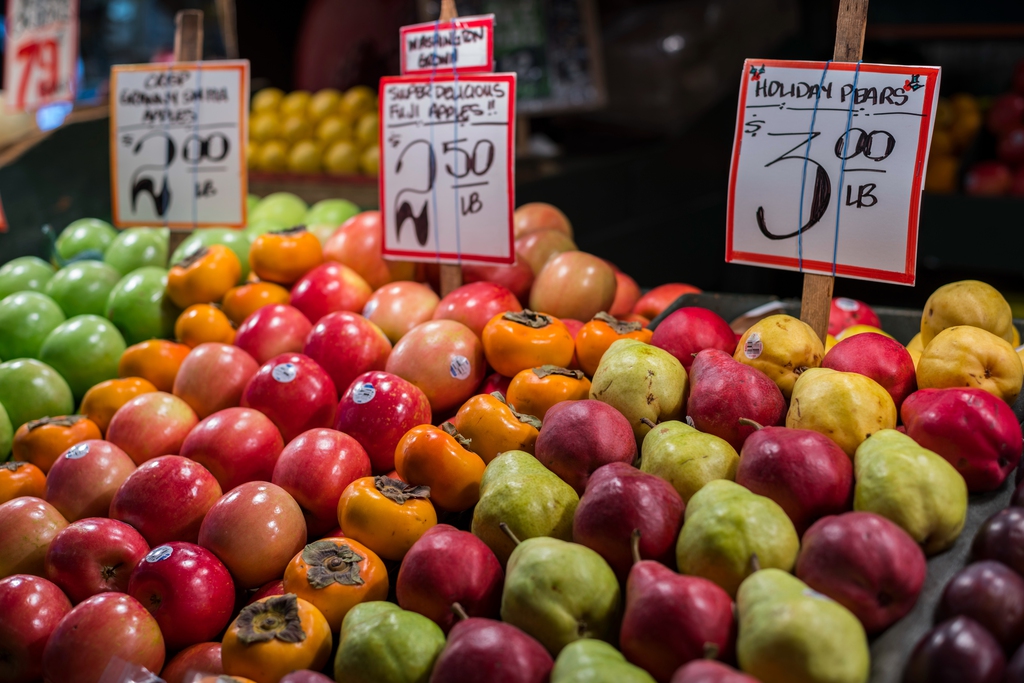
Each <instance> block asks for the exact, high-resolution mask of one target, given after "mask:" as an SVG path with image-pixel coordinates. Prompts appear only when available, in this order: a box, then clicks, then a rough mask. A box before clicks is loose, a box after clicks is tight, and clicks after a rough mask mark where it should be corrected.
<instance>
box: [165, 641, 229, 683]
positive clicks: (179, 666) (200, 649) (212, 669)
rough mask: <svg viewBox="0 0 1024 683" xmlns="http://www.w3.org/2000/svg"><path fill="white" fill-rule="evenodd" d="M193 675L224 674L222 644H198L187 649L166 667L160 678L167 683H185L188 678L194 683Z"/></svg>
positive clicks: (175, 656)
mask: <svg viewBox="0 0 1024 683" xmlns="http://www.w3.org/2000/svg"><path fill="white" fill-rule="evenodd" d="M192 673H202V674H207V675H212V676H219V675H221V674H222V673H224V666H223V665H222V664H221V658H220V643H196V644H195V645H192V646H190V647H187V648H185V649H184V650H182V651H181V652H179V653H178V654H176V655H174V657H173V658H171V660H170V661H169V662H167V664H166V665H164V670H163V671H161V672H160V678H162V679H164V681H165V683H185V682H186V676H188V678H187V680H188V681H189V683H192V677H191V675H190V674H192Z"/></svg>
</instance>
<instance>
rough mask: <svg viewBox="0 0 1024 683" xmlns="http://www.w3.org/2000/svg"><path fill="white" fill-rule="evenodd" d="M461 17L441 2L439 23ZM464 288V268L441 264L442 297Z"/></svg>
mask: <svg viewBox="0 0 1024 683" xmlns="http://www.w3.org/2000/svg"><path fill="white" fill-rule="evenodd" d="M458 16H459V12H458V10H457V9H456V8H455V0H441V16H439V17H438V21H451V20H452V19H455V18H456V17H458ZM461 286H462V266H460V265H458V264H447V263H442V264H441V296H448V294H449V293H450V292H452V291H453V290H456V289H458V288H459V287H461Z"/></svg>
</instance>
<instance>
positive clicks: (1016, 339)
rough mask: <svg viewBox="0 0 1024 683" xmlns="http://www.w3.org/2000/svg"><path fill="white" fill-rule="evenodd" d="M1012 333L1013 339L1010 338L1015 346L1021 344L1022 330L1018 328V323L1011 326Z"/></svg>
mask: <svg viewBox="0 0 1024 683" xmlns="http://www.w3.org/2000/svg"><path fill="white" fill-rule="evenodd" d="M1010 333H1011V334H1012V335H1013V339H1011V340H1010V343H1011V344H1013V345H1014V346H1020V331H1019V330H1018V329H1017V326H1016V325H1014V326H1013V327H1011V328H1010Z"/></svg>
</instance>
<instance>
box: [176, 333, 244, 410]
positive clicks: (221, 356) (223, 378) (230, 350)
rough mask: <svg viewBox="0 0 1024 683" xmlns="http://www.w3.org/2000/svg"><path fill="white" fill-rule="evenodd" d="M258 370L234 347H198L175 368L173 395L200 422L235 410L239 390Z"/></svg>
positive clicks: (223, 345)
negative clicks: (220, 413) (222, 412)
mask: <svg viewBox="0 0 1024 683" xmlns="http://www.w3.org/2000/svg"><path fill="white" fill-rule="evenodd" d="M259 369H260V366H259V364H258V363H257V362H256V360H255V359H253V357H252V356H250V355H249V354H248V353H246V352H245V351H243V350H242V349H240V348H238V347H237V346H231V345H230V344H218V343H215V342H209V343H206V344H200V345H199V346H197V347H195V348H194V349H192V351H191V352H189V354H188V355H187V356H185V360H184V361H182V363H181V367H180V368H178V374H177V376H176V377H175V378H174V395H175V396H177V397H178V398H180V399H181V400H183V401H185V403H187V404H189V406H191V407H192V410H194V411H196V415H197V416H198V417H199V419H200V420H201V419H203V418H204V417H206V416H208V415H212V414H214V413H216V412H217V411H218V410H224V409H225V408H233V407H235V406H237V405H238V403H239V401H241V400H242V390H243V389H245V385H246V384H248V382H249V379H250V378H252V376H253V375H255V374H256V371H257V370H259Z"/></svg>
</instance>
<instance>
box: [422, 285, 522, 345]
mask: <svg viewBox="0 0 1024 683" xmlns="http://www.w3.org/2000/svg"><path fill="white" fill-rule="evenodd" d="M521 310H523V307H522V305H520V303H519V299H517V298H516V296H515V294H513V293H512V292H510V291H509V290H508V289H506V288H505V287H503V286H501V285H496V284H494V283H493V282H474V283H472V284H468V285H462V286H461V287H458V288H456V289H454V290H452V291H451V292H449V293H448V296H446V297H445V298H443V299H441V303H439V304H438V305H437V309H436V310H435V311H434V320H454V321H456V322H460V323H462V324H463V325H465V326H466V327H468V328H469V329H471V330H473V334H475V335H476V336H478V337H480V336H481V335H482V334H483V331H484V325H486V324H487V323H488V322H490V320H491V318H493V317H494V316H496V315H498V314H499V313H507V312H508V311H521Z"/></svg>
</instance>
